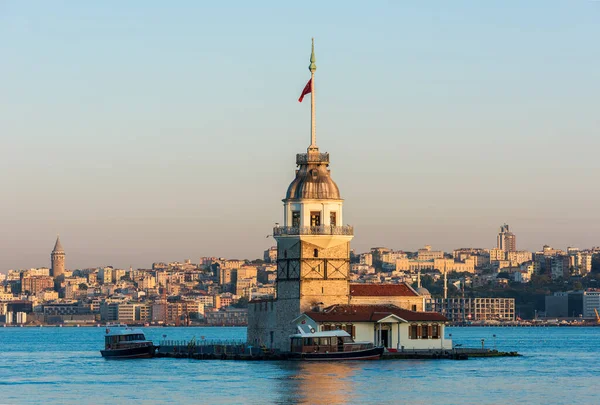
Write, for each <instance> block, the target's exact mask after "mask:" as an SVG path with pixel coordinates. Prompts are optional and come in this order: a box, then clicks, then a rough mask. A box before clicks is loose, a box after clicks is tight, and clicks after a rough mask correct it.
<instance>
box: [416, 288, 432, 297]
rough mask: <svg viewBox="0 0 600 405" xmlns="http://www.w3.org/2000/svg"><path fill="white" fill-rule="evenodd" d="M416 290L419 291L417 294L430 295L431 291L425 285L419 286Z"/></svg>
mask: <svg viewBox="0 0 600 405" xmlns="http://www.w3.org/2000/svg"><path fill="white" fill-rule="evenodd" d="M417 292H418V293H419V295H428V296H430V297H431V293H430V292H429V290H428V289H427V288H425V287H419V288H417Z"/></svg>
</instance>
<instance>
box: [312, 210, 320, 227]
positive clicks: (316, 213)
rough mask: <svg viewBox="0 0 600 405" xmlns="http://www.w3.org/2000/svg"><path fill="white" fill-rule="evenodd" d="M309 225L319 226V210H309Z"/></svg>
mask: <svg viewBox="0 0 600 405" xmlns="http://www.w3.org/2000/svg"><path fill="white" fill-rule="evenodd" d="M310 226H321V212H320V211H311V212H310Z"/></svg>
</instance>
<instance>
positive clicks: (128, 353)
mask: <svg viewBox="0 0 600 405" xmlns="http://www.w3.org/2000/svg"><path fill="white" fill-rule="evenodd" d="M155 352H156V346H154V344H153V343H152V341H150V340H146V336H145V335H144V332H143V331H142V330H141V329H132V328H128V327H127V325H123V324H115V325H111V324H107V325H106V334H105V335H104V350H101V351H100V353H101V354H102V357H105V358H115V359H117V358H118V359H132V358H148V357H153V356H154V353H155Z"/></svg>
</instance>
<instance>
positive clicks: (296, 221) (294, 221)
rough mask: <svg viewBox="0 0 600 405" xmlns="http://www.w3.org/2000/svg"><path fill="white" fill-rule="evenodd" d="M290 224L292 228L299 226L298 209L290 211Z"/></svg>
mask: <svg viewBox="0 0 600 405" xmlns="http://www.w3.org/2000/svg"><path fill="white" fill-rule="evenodd" d="M292 226H293V227H294V228H298V227H299V226H300V211H292Z"/></svg>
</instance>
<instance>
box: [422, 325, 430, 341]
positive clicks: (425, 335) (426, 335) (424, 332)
mask: <svg viewBox="0 0 600 405" xmlns="http://www.w3.org/2000/svg"><path fill="white" fill-rule="evenodd" d="M421 339H429V328H428V325H427V324H424V325H421Z"/></svg>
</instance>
